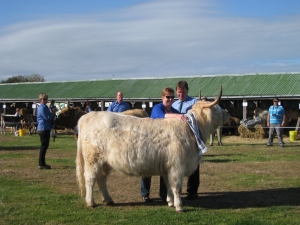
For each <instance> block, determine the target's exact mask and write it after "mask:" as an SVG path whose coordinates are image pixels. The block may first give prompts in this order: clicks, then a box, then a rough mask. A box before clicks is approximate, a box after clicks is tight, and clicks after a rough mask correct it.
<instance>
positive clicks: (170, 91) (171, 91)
mask: <svg viewBox="0 0 300 225" xmlns="http://www.w3.org/2000/svg"><path fill="white" fill-rule="evenodd" d="M169 94H173V95H174V89H173V88H170V87H165V88H164V89H163V90H162V92H161V96H162V97H163V96H166V95H169Z"/></svg>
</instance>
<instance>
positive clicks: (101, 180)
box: [97, 172, 114, 205]
mask: <svg viewBox="0 0 300 225" xmlns="http://www.w3.org/2000/svg"><path fill="white" fill-rule="evenodd" d="M99 174H100V175H98V176H97V184H98V187H99V191H100V193H101V195H102V198H103V201H104V202H105V203H106V204H108V205H111V204H114V201H113V200H112V198H111V197H110V195H109V192H108V189H107V185H106V181H107V175H103V174H101V172H100V173H99Z"/></svg>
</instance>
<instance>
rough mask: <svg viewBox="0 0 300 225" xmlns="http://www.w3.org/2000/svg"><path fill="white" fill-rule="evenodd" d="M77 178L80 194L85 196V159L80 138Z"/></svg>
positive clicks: (78, 143)
mask: <svg viewBox="0 0 300 225" xmlns="http://www.w3.org/2000/svg"><path fill="white" fill-rule="evenodd" d="M76 178H77V183H78V187H79V191H80V195H81V196H84V194H85V179H84V159H83V154H82V143H81V140H80V138H78V140H77V156H76Z"/></svg>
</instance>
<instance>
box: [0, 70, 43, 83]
mask: <svg viewBox="0 0 300 225" xmlns="http://www.w3.org/2000/svg"><path fill="white" fill-rule="evenodd" d="M28 82H45V79H44V77H43V76H41V75H39V74H35V73H33V74H31V75H25V76H22V75H18V76H12V77H9V78H7V79H6V80H1V81H0V83H2V84H5V83H28Z"/></svg>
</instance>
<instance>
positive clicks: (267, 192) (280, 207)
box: [0, 133, 300, 225]
mask: <svg viewBox="0 0 300 225" xmlns="http://www.w3.org/2000/svg"><path fill="white" fill-rule="evenodd" d="M284 141H285V143H286V147H285V148H280V147H279V146H277V139H275V140H274V146H272V147H266V142H267V140H266V139H264V140H254V139H242V138H240V137H237V136H227V137H223V144H224V146H208V149H209V150H208V152H207V153H206V154H205V156H204V161H203V163H202V164H201V170H200V171H201V172H200V178H201V185H200V188H199V190H198V193H199V198H198V199H196V200H194V201H186V200H184V197H185V196H186V192H185V191H186V178H185V181H184V187H183V193H182V198H183V205H184V210H185V212H184V213H176V212H175V209H174V208H169V207H168V206H167V205H166V204H165V203H163V202H161V201H160V199H159V197H158V190H159V178H158V177H153V178H152V186H151V198H152V199H153V200H154V201H153V202H151V203H144V202H142V201H141V197H140V194H139V192H140V177H129V176H125V175H123V174H118V173H115V172H113V173H112V174H111V176H110V177H109V180H108V188H109V191H110V193H111V196H112V198H113V200H114V201H115V205H114V206H106V205H105V204H103V203H102V202H101V199H100V196H99V193H98V190H97V189H96V187H95V190H94V192H95V200H96V202H97V203H98V206H97V207H95V208H93V209H90V208H87V207H86V205H85V202H84V201H83V199H82V198H81V197H80V196H79V191H78V187H77V184H76V178H75V157H76V142H75V140H74V136H73V135H68V134H64V133H60V134H58V137H57V138H56V141H55V142H52V140H51V142H50V147H49V150H48V152H47V156H46V162H47V164H50V165H51V166H52V169H51V170H39V169H38V154H39V144H40V143H39V137H38V135H37V134H33V135H28V134H27V135H26V136H24V137H15V136H14V135H13V134H10V133H7V134H6V135H3V134H0V224H243V225H245V224H246V225H247V224H255V225H257V224H299V218H300V140H297V141H294V142H290V141H289V138H288V137H284Z"/></svg>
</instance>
